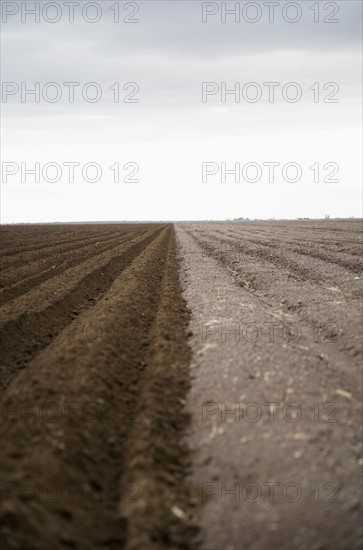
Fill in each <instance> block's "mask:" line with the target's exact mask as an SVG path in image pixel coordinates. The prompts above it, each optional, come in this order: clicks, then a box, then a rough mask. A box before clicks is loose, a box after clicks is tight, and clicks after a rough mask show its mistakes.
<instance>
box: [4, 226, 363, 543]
mask: <svg viewBox="0 0 363 550" xmlns="http://www.w3.org/2000/svg"><path fill="white" fill-rule="evenodd" d="M361 230H362V227H361V222H359V221H320V222H318V221H306V222H300V221H298V222H279V221H276V222H241V223H219V222H213V223H212V222H210V223H180V224H175V225H174V226H173V225H171V224H98V225H91V224H90V225H45V226H26V225H24V226H3V227H2V228H1V235H2V254H1V260H2V265H1V270H0V321H1V349H2V352H1V363H0V372H1V388H2V395H1V420H2V422H1V428H0V432H1V433H0V436H1V440H2V464H1V466H2V481H1V520H2V531H1V542H2V548H5V549H7V548H9V549H26V550H27V549H29V550H30V549H34V550H35V549H37V550H39V549H40V550H43V549H44V550H48V549H49V548H52V549H55V550H56V549H69V548H74V549H81V550H83V549H104V550H106V549H116V548H118V549H127V550H136V549H138V550H139V549H140V550H148V549H151V550H157V549H161V550H162V549H167V548H171V549H185V550H191V549H193V548H196V549H197V548H201V549H203V550H240V549H248V550H266V549H267V548H270V549H272V550H290V549H293V550H294V549H296V550H330V549H333V548H334V550H335V549H338V550H339V549H340V550H343V549H347V550H348V549H355V548H359V547H360V545H361V543H362V538H361V537H362V522H361V507H360V506H361V494H362V465H363V462H362V447H361V443H362V439H361V438H362V435H361V421H362V416H361V415H362V411H361V398H362V376H361V364H362V341H361V336H362V292H361V291H362V258H361V256H362V238H361V237H362V231H361Z"/></svg>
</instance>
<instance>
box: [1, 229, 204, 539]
mask: <svg viewBox="0 0 363 550" xmlns="http://www.w3.org/2000/svg"><path fill="white" fill-rule="evenodd" d="M135 229H137V235H138V236H135V235H131V237H130V238H129V239H128V240H127V241H126V243H125V244H122V245H121V247H117V249H116V250H111V251H109V252H108V251H106V252H105V253H101V254H100V255H98V256H92V257H91V258H90V259H89V260H86V261H84V262H82V263H80V264H79V265H77V266H75V267H72V268H69V269H68V270H67V271H64V273H62V274H59V275H56V276H55V277H53V278H50V279H49V280H47V281H46V282H45V283H42V284H41V285H39V286H38V287H36V288H34V289H33V290H31V291H30V292H29V294H30V296H27V295H24V296H20V297H18V298H16V299H14V300H12V302H7V303H6V304H5V305H4V306H3V307H2V308H1V310H0V312H1V314H2V320H3V340H4V342H3V343H4V346H5V354H4V357H5V359H4V367H3V368H4V373H5V375H6V377H5V380H6V382H7V389H6V390H5V392H4V393H3V396H2V416H3V423H2V427H1V431H2V434H1V436H2V441H3V446H2V447H3V461H2V466H3V468H2V470H3V472H2V474H3V485H2V489H3V495H2V496H3V499H2V500H3V502H2V504H3V506H2V520H3V521H2V525H3V527H2V529H3V531H2V541H3V545H4V546H3V547H4V548H27V549H30V548H34V549H35V548H36V549H49V548H82V549H83V548H105V549H106V548H128V549H136V548H138V549H139V548H155V549H156V548H186V547H188V546H189V542H190V540H191V537H192V534H193V533H194V527H193V525H191V524H189V520H188V517H187V515H186V513H187V511H188V509H189V508H190V507H191V504H190V496H189V494H188V488H187V485H186V484H184V478H185V474H186V471H187V468H188V460H189V459H188V453H187V452H186V450H185V448H184V447H183V445H182V443H181V437H182V434H183V430H184V426H185V423H186V421H187V417H186V414H185V413H184V412H183V402H184V401H183V400H184V399H185V396H186V392H187V389H188V384H189V348H188V346H187V345H186V336H185V331H186V328H187V318H188V317H187V312H186V309H185V305H184V301H183V299H182V297H181V290H180V288H179V279H178V269H177V264H176V252H175V237H174V230H173V228H172V226H165V225H164V226H160V225H150V226H146V227H145V226H144V227H140V228H135ZM118 231H119V233H120V235H121V237H122V226H121V229H120V227H119V229H118ZM90 233H91V234H92V231H91V232H90ZM95 233H96V234H97V227H96V228H93V235H94V234H95ZM132 237H133V238H132ZM121 242H122V239H121ZM14 365H15V366H14ZM19 369H21V370H19ZM8 384H9V385H8ZM180 510H183V513H185V515H183V516H181V514H180V512H179V511H180ZM189 547H190V546H189Z"/></svg>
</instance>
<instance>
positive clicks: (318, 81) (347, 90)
mask: <svg viewBox="0 0 363 550" xmlns="http://www.w3.org/2000/svg"><path fill="white" fill-rule="evenodd" d="M275 3H276V6H275V8H274V13H273V14H272V12H271V11H270V10H272V7H271V2H249V4H251V5H250V7H246V4H248V2H237V3H236V2H234V1H233V2H226V3H223V2H202V1H200V0H193V1H187V0H181V1H167V0H166V1H153V0H144V1H139V2H118V4H119V19H120V21H119V22H115V17H116V13H115V7H114V8H112V6H115V4H116V2H115V1H112V2H108V1H99V2H98V3H97V2H83V1H81V0H79V1H78V2H76V3H75V4H74V7H73V9H74V22H73V23H70V22H69V10H70V7H69V6H68V5H67V2H63V1H58V2H45V1H42V2H40V3H39V6H40V8H39V9H40V12H39V19H40V21H39V23H37V22H35V21H34V15H31V14H30V13H29V14H26V11H27V10H31V9H34V6H35V4H36V3H35V2H30V1H28V2H2V81H3V82H2V92H3V93H2V105H1V107H2V125H3V139H2V172H3V183H2V223H12V222H45V221H83V220H84V221H85V220H88V221H92V220H173V219H174V220H182V219H185V220H186V219H227V218H236V217H248V218H272V217H275V218H296V217H324V215H325V214H329V215H330V216H332V217H333V216H338V217H349V216H361V203H362V200H361V179H362V174H361V146H362V143H361V106H360V105H361V78H362V74H361V64H362V58H361V37H362V27H361V21H362V3H361V2H360V1H347V0H344V1H340V2H323V1H320V2H319V12H318V11H317V2H313V1H310V0H303V1H300V2H293V3H291V2H290V7H286V4H289V3H287V2H284V1H280V2H275ZM55 4H56V5H57V6H54V5H55ZM68 4H69V2H68ZM85 4H88V7H87V6H85ZM91 4H96V6H92V5H91ZM203 4H204V7H203ZM223 4H224V5H225V6H226V7H227V8H228V9H230V8H232V7H233V6H234V5H235V4H237V7H238V8H240V21H239V22H238V21H236V16H234V15H233V14H230V15H226V21H225V22H223V17H224V15H225V14H224V13H223V8H224V6H223ZM291 4H294V5H291ZM45 5H48V7H47V10H46V11H44V6H45ZM313 5H315V11H313V10H312V9H311V8H312V7H313ZM56 7H57V10H56ZM96 8H97V9H96ZM203 10H204V19H206V21H205V22H203ZM13 12H14V13H13ZM206 12H208V14H206ZM213 12H215V13H213ZM82 13H83V15H82ZM84 17H85V18H86V19H88V21H86V20H84ZM271 17H273V19H274V20H273V22H270V21H269V18H271ZM24 18H25V20H24ZM57 18H58V19H59V21H56V22H53V23H51V22H49V21H50V20H51V19H54V20H55V19H57ZM125 18H126V20H129V21H130V22H126V21H124V19H125ZM253 18H256V19H258V20H256V21H255V22H254V23H253V22H252V21H251V20H252V19H253ZM294 18H296V19H299V20H296V22H295V23H293V22H291V21H288V20H286V19H294ZM314 18H315V20H316V22H314ZM22 19H23V21H22ZM47 19H48V20H47ZM92 19H99V20H98V21H96V22H94V23H91V22H89V21H90V20H92ZM333 20H335V21H336V22H328V21H333ZM131 21H134V22H131ZM67 82H68V83H70V82H73V83H79V85H78V86H76V85H74V101H73V102H72V103H71V102H70V101H69V97H70V96H69V94H70V88H71V86H70V85H65V84H64V83H67ZM203 82H209V83H210V84H209V86H208V88H207V90H209V91H210V92H212V93H211V94H210V95H208V96H205V97H204V102H203V101H202V89H203ZM266 82H275V83H279V84H278V85H276V87H275V88H274V93H275V97H274V98H273V100H271V101H269V90H270V92H271V90H272V88H271V87H270V88H269V87H268V86H267V85H266V84H265V85H264V83H266ZM291 82H294V83H295V85H294V86H293V87H290V88H285V90H284V95H283V93H282V89H283V88H284V86H285V85H286V84H287V83H291ZM36 83H39V84H38V86H39V90H40V97H39V102H37V101H35V96H34V95H31V94H28V95H25V96H23V98H22V92H23V94H24V92H25V91H26V89H28V90H29V89H32V88H34V87H35V86H36ZM49 83H56V86H54V85H52V86H47V84H49ZM89 83H96V84H97V86H96V87H95V86H94V85H91V86H88V84H89ZM115 83H119V85H118V88H119V89H118V91H119V98H120V101H119V102H117V103H116V102H115V100H114V99H115V94H116V91H117V86H115ZM127 83H128V84H127ZM212 83H213V84H212ZM222 83H225V84H224V86H225V88H227V89H229V90H230V89H232V88H234V87H235V85H236V83H239V84H238V85H239V87H240V91H241V99H240V101H239V102H237V101H236V97H235V96H233V95H232V94H229V95H228V94H227V95H226V97H225V100H226V101H225V102H222V99H223V94H222V93H221V91H223V84H222ZM248 83H255V84H254V85H251V86H249V87H248V86H247V87H246V84H248ZM327 83H330V84H329V85H327ZM125 84H126V89H124V86H125ZM314 84H315V85H314ZM326 85H327V86H326ZM324 86H325V89H324ZM310 87H313V89H309V88H310ZM110 88H111V89H110ZM236 89H237V88H236ZM259 90H260V91H261V92H262V96H261V98H260V100H258V101H257V100H256V101H255V102H252V101H253V98H254V97H255V94H256V93H259ZM299 90H301V93H302V97H301V99H300V100H299V101H297V102H292V99H293V98H294V93H295V92H296V91H297V92H298V91H299ZM318 91H319V96H318ZM297 92H296V93H297ZM59 93H60V94H61V96H60V99H59V101H56V102H51V101H52V99H53V98H56V94H59ZM82 93H83V94H86V95H85V98H84V97H83V95H82ZM97 93H98V94H99V95H100V98H99V101H97V102H94V103H92V102H91V101H92V100H93V98H95V97H96V94H97ZM87 94H88V95H87ZM101 94H102V95H101ZM43 95H44V96H45V97H43ZM127 96H128V98H129V101H130V100H136V99H137V100H138V102H128V103H125V102H123V99H124V98H126V97H127ZM285 96H286V97H287V98H288V99H289V100H291V101H288V100H287V99H286V97H285ZM270 99H271V96H270ZM314 99H315V101H314ZM324 100H325V101H324ZM326 101H330V102H326ZM73 162H74V163H79V164H80V166H75V167H74V181H70V179H72V178H70V177H69V174H70V168H69V165H68V164H67V165H65V164H64V163H73ZM271 162H273V163H280V164H279V165H276V168H275V173H274V178H273V181H269V176H270V175H271V174H270V173H269V169H268V166H267V165H266V163H271ZM10 163H13V164H10ZM21 163H23V168H22V167H21ZM35 163H39V166H40V181H39V182H38V183H37V182H35V177H34V175H32V174H29V173H28V174H27V173H25V170H26V169H27V168H28V169H30V168H34V166H35ZM49 163H50V164H49ZM52 163H57V164H58V166H59V167H60V172H59V170H58V173H57V169H56V168H54V165H52ZM88 163H96V164H97V165H98V167H99V169H100V170H101V171H100V170H99V171H98V174H97V172H96V168H95V167H92V166H90V167H89V168H88V169H87V170H86V169H84V166H85V165H87V164H88ZM203 163H207V165H206V164H204V168H203ZM223 163H224V164H223ZM236 163H239V165H238V164H237V165H236ZM249 163H254V164H253V165H251V167H250V168H248V169H247V167H246V165H248V164H249ZM264 163H265V165H264ZM287 163H296V164H298V165H299V168H296V172H294V170H295V168H294V166H292V167H291V168H289V169H286V170H285V171H284V170H282V167H283V166H284V165H286V164H287ZM47 164H49V167H48V168H47V169H46V170H45V172H44V166H46V165H47ZM110 166H113V169H110ZM117 166H119V179H120V181H118V182H117V181H114V179H115V172H116V167H117ZM223 166H224V168H226V169H227V170H230V169H232V168H236V167H237V168H239V167H240V168H241V173H240V176H239V178H237V176H236V175H235V174H229V175H228V174H227V175H225V174H223V173H222V172H223ZM256 166H257V167H256ZM309 167H310V168H309ZM311 167H314V168H311ZM259 168H260V169H261V173H259ZM82 169H83V172H84V173H85V174H86V175H85V176H83V175H82ZM338 169H339V171H338ZM203 170H204V173H203ZM299 170H300V174H298V171H299ZM11 172H15V173H14V174H12V173H11ZM214 172H215V173H214ZM44 173H45V176H44ZM295 173H296V175H300V179H299V180H298V181H295V182H293V181H292V180H293V179H294V176H295ZM4 174H5V177H4ZM258 175H260V179H259V180H258V181H255V182H253V181H251V180H253V179H254V178H255V176H256V179H257V176H258ZM97 176H99V181H94V182H92V181H90V180H91V179H92V178H93V177H94V178H95V179H96V177H97ZM203 176H204V177H203ZM58 177H59V181H54V182H52V181H50V180H51V179H58ZM5 179H6V181H4V180H5ZM238 179H239V181H238ZM314 179H315V181H314ZM324 179H325V181H324ZM22 180H23V181H22ZM123 180H125V181H123ZM137 180H138V181H137ZM336 180H338V181H336Z"/></svg>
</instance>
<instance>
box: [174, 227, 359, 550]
mask: <svg viewBox="0 0 363 550" xmlns="http://www.w3.org/2000/svg"><path fill="white" fill-rule="evenodd" d="M359 231H360V224H358V223H348V222H340V223H338V222H336V223H333V222H332V223H331V224H330V223H325V222H322V223H320V224H319V223H313V222H306V223H297V222H295V223H291V222H290V223H282V222H275V223H272V222H270V223H263V222H262V223H257V222H256V223H252V222H251V223H230V224H228V223H209V224H207V223H190V224H179V225H178V230H177V235H178V240H179V242H180V247H181V255H182V257H183V261H182V266H183V278H184V288H185V296H186V298H187V303H188V306H189V308H190V309H191V311H192V319H191V330H192V333H193V336H192V338H191V347H192V352H193V354H192V372H193V383H192V389H191V392H190V394H189V397H188V410H189V411H190V413H191V415H192V424H191V428H190V431H189V436H188V443H189V446H190V447H191V448H192V450H193V467H192V473H191V476H190V481H191V482H192V483H193V486H194V492H195V493H197V494H199V498H200V509H199V522H198V523H199V525H200V527H201V534H200V540H201V548H203V549H205V550H207V549H208V550H211V549H227V548H228V550H239V549H241V548H248V549H249V550H262V549H265V548H273V549H283V550H289V549H304V550H305V549H306V550H308V549H309V550H310V549H312V548H314V549H316V550H318V549H325V548H326V549H328V548H329V549H330V548H336V549H348V548H359V547H360V545H361V536H362V524H361V516H360V512H361V510H360V502H361V490H362V477H361V475H362V458H361V456H362V454H361V452H362V448H361V441H362V436H361V433H362V432H361V396H362V393H361V390H362V379H361V360H362V347H361V346H362V342H361V329H362V317H361V315H362V302H361V290H362V285H361V282H362V279H361V265H362V264H361V258H359V254H360V253H361V239H360V237H359Z"/></svg>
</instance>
